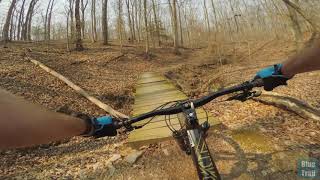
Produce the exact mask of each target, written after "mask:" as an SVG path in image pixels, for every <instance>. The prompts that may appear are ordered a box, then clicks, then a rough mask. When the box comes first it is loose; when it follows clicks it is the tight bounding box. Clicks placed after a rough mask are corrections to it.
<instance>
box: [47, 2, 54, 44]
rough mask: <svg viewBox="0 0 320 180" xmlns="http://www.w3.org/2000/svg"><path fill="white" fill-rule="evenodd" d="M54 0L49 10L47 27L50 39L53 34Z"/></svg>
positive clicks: (48, 38)
mask: <svg viewBox="0 0 320 180" xmlns="http://www.w3.org/2000/svg"><path fill="white" fill-rule="evenodd" d="M53 3H54V0H52V2H51V7H50V11H49V16H48V28H47V30H48V31H47V33H48V35H47V40H48V41H50V35H51V18H52V10H53V5H54V4H53Z"/></svg>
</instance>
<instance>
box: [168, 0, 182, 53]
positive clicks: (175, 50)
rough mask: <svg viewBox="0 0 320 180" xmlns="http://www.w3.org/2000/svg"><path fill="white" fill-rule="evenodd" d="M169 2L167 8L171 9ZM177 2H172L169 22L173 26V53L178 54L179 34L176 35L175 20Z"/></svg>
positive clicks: (176, 23) (175, 0) (174, 0)
mask: <svg viewBox="0 0 320 180" xmlns="http://www.w3.org/2000/svg"><path fill="white" fill-rule="evenodd" d="M168 1H169V6H170V9H171V0H168ZM177 19H178V18H177V0H172V10H171V21H172V25H173V33H174V35H173V43H174V52H175V53H176V54H180V52H179V37H178V36H179V34H178V20H177Z"/></svg>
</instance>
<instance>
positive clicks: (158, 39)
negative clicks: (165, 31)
mask: <svg viewBox="0 0 320 180" xmlns="http://www.w3.org/2000/svg"><path fill="white" fill-rule="evenodd" d="M152 9H153V18H154V23H155V27H156V34H157V41H158V46H161V39H160V30H159V22H158V17H157V11H156V5H155V2H154V0H152Z"/></svg>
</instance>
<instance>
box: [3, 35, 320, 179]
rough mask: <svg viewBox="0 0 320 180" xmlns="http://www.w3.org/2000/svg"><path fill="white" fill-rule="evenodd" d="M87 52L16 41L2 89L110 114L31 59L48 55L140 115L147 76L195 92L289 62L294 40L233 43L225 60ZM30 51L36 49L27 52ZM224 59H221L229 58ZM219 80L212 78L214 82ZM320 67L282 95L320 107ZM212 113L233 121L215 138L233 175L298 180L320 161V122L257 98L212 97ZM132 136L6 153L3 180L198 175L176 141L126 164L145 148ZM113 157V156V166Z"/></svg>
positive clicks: (51, 62) (197, 52)
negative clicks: (304, 168) (141, 86)
mask: <svg viewBox="0 0 320 180" xmlns="http://www.w3.org/2000/svg"><path fill="white" fill-rule="evenodd" d="M86 46H87V47H89V48H88V49H86V50H85V51H83V52H72V53H69V52H66V51H65V47H64V46H62V45H61V44H59V43H56V44H52V45H51V46H50V48H46V46H45V45H44V44H42V43H13V44H9V47H8V48H1V49H0V54H1V56H0V88H3V89H6V90H8V91H10V92H12V93H14V94H16V95H19V96H22V97H23V98H25V99H26V100H28V101H30V102H33V103H37V104H40V105H42V106H44V107H46V108H48V109H50V110H53V111H57V110H58V109H60V110H61V109H68V111H75V112H84V113H88V114H90V115H94V116H98V115H103V114H104V111H103V110H101V109H99V108H98V107H96V106H95V105H93V104H92V103H91V102H89V101H88V100H86V99H85V98H83V97H82V96H80V95H78V94H77V93H75V92H74V91H73V90H72V89H71V88H69V87H68V86H67V85H65V84H64V83H63V82H61V81H59V80H58V79H56V78H54V77H53V76H51V75H49V74H48V73H47V72H45V71H43V70H42V69H40V68H39V67H36V66H35V65H34V64H32V63H31V62H29V61H28V60H27V59H25V56H26V52H27V54H28V56H30V57H32V58H34V59H36V60H39V61H40V62H42V63H44V64H46V65H47V66H49V67H51V68H52V69H54V70H56V71H58V72H59V73H61V74H62V75H64V76H65V77H67V78H69V79H70V80H71V81H73V82H74V83H76V84H78V85H79V86H80V87H82V88H83V89H85V90H86V91H88V92H89V93H90V94H92V95H94V96H96V97H97V98H98V99H100V100H102V101H103V102H105V103H107V104H110V105H112V106H113V107H114V108H115V109H117V110H119V111H121V112H123V113H125V114H130V113H131V111H132V105H133V103H134V97H133V92H134V89H135V83H136V81H137V80H138V78H139V75H140V74H141V73H143V72H150V71H151V72H159V73H162V74H164V75H166V76H168V77H170V78H171V79H172V80H173V81H175V82H177V84H179V86H180V88H181V89H182V91H183V92H185V93H186V94H187V95H188V96H190V97H198V96H200V95H203V94H205V93H206V92H208V90H211V89H216V88H219V87H225V86H229V85H232V84H236V83H240V82H242V81H246V80H249V79H251V78H252V77H253V75H254V74H255V72H256V71H257V70H259V69H261V68H262V67H264V66H267V65H270V64H274V63H276V62H279V61H281V60H284V59H286V58H287V57H288V56H289V55H292V54H293V53H294V45H293V44H292V43H290V42H284V41H270V42H260V43H255V44H253V43H252V46H253V47H255V49H252V50H251V54H250V56H248V51H247V45H242V44H239V45H238V46H237V47H236V48H229V47H226V48H225V53H224V54H223V56H222V57H221V58H220V59H219V58H218V56H216V55H213V54H212V53H210V52H209V51H208V50H207V49H181V55H175V54H173V53H172V50H171V49H169V48H168V49H166V48H161V49H152V53H153V54H152V57H151V59H150V60H146V59H145V58H144V53H143V47H136V46H131V45H127V46H125V47H124V48H123V50H122V53H120V51H119V47H118V46H115V45H114V46H106V47H102V46H100V45H98V44H97V45H92V44H90V45H89V44H86ZM26 47H29V49H27V48H26ZM219 60H220V61H219ZM209 81H210V82H211V83H208V82H209ZM319 87H320V72H311V73H305V74H302V75H298V76H296V77H295V78H294V79H292V80H290V81H289V84H288V86H287V87H280V88H278V89H276V90H275V91H276V92H278V93H281V94H285V95H288V96H292V97H295V98H298V99H300V100H302V101H305V102H308V103H309V104H310V105H312V106H314V107H316V108H320V91H319ZM206 109H207V110H208V111H209V112H211V113H212V114H213V115H214V116H215V117H216V118H218V119H219V120H220V121H221V122H222V123H223V124H224V125H225V128H224V129H223V130H219V129H218V130H214V131H213V132H211V133H210V135H209V137H208V142H209V146H210V150H212V152H213V154H214V158H215V160H216V162H217V166H218V169H219V170H220V171H221V173H222V174H223V178H224V179H234V178H239V179H252V178H254V179H296V178H297V175H296V173H297V171H296V161H297V159H298V158H303V157H307V156H309V157H310V156H311V157H315V158H320V139H319V138H318V137H319V136H320V122H315V121H312V120H307V119H303V118H301V117H299V116H297V115H296V114H294V113H291V112H288V111H285V110H281V109H279V108H276V107H273V106H269V105H264V104H261V103H258V102H254V101H247V102H244V103H241V102H220V103H213V102H212V103H209V104H208V105H207V106H206ZM125 142H126V135H121V136H118V137H114V138H108V137H106V138H101V139H90V138H81V137H75V138H72V139H68V140H65V141H61V142H58V143H51V144H49V145H41V146H36V147H32V148H24V149H13V150H6V151H4V150H3V151H0V162H1V163H0V179H12V178H14V179H49V178H50V179H79V178H80V179H196V177H197V176H196V173H195V168H194V167H193V165H192V161H191V158H190V157H188V156H187V155H185V154H183V153H182V152H181V151H180V149H179V148H178V146H177V145H176V144H175V143H174V142H173V141H166V142H161V143H156V144H150V145H147V146H143V147H141V148H140V149H139V152H140V151H141V152H143V154H142V156H141V158H140V159H138V161H137V162H135V163H133V164H130V163H128V162H126V157H127V156H128V155H131V154H134V153H136V152H137V151H136V150H134V149H132V148H131V147H129V146H127V145H126V144H125ZM110 157H112V158H113V160H112V161H114V162H112V164H113V165H110V164H111V163H110V161H111V160H110Z"/></svg>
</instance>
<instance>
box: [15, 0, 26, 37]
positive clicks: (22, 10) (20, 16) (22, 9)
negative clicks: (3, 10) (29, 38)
mask: <svg viewBox="0 0 320 180" xmlns="http://www.w3.org/2000/svg"><path fill="white" fill-rule="evenodd" d="M25 3H26V0H23V2H22V5H21V8H20V15H19V20H18V32H17V39H18V40H21V27H22V26H23V19H24V5H25Z"/></svg>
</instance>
